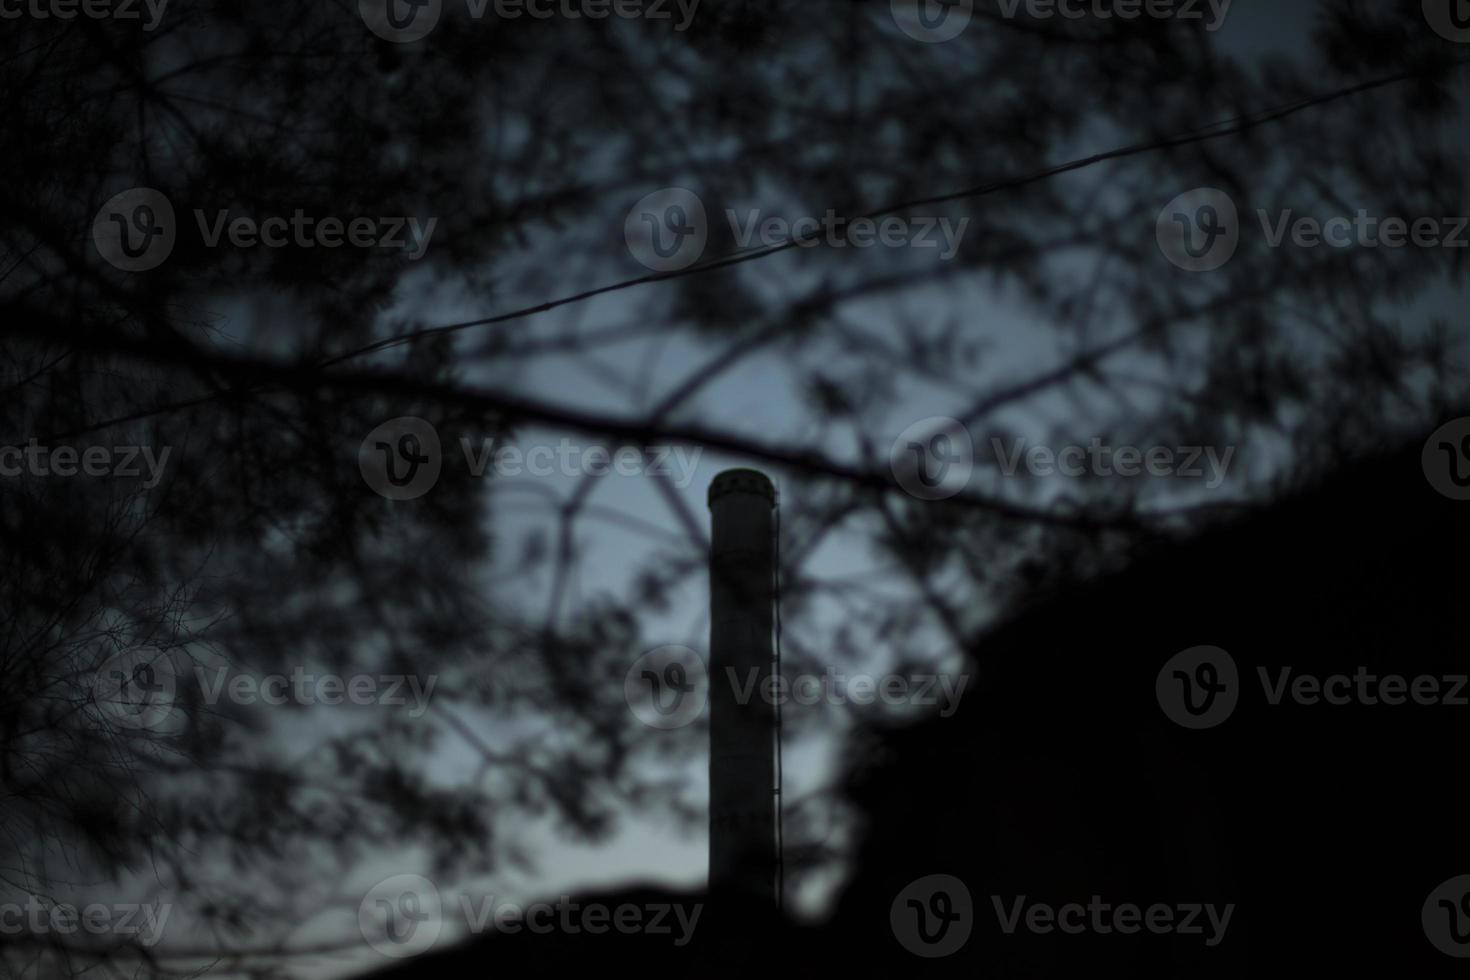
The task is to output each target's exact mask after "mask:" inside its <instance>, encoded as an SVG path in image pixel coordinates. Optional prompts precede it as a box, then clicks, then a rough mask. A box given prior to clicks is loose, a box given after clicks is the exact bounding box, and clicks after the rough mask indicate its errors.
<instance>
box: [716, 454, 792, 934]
mask: <svg viewBox="0 0 1470 980" xmlns="http://www.w3.org/2000/svg"><path fill="white" fill-rule="evenodd" d="M775 507H776V488H775V486H774V485H773V484H772V483H771V481H770V480H769V479H767V478H766V476H765V474H763V473H761V472H759V471H757V470H748V469H737V470H726V471H725V472H723V473H721V474H719V475H718V476H716V477H715V479H714V481H713V482H712V483H711V484H710V487H709V508H710V511H711V512H712V515H713V525H714V527H713V534H712V545H711V551H710V637H709V651H710V664H709V666H710V735H709V740H710V755H709V807H710V827H709V891H710V897H711V900H712V902H714V903H715V904H717V905H718V904H723V903H728V902H739V903H740V904H741V905H742V906H743V908H744V912H745V913H746V914H750V913H755V914H759V913H761V912H768V911H770V910H772V909H774V908H775V905H776V805H777V801H776V798H775V794H774V792H773V790H774V787H775V785H776V763H775V751H776V714H775V706H774V704H773V703H772V701H771V699H770V697H769V693H770V687H769V684H770V678H771V675H772V670H773V667H774V663H773V646H772V642H773V628H772V627H773V621H772V616H773V611H774V609H775V601H776V595H775V541H774V534H773V512H774V510H775ZM747 694H748V697H747V696H746V695H747Z"/></svg>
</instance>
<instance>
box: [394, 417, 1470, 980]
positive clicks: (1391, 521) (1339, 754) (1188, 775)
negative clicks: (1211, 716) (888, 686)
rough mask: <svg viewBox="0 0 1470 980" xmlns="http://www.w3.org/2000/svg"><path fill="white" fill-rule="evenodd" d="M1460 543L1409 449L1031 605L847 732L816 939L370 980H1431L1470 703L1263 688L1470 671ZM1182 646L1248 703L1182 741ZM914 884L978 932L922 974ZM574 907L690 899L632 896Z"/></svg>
mask: <svg viewBox="0 0 1470 980" xmlns="http://www.w3.org/2000/svg"><path fill="white" fill-rule="evenodd" d="M1467 524H1470V503H1461V502H1456V501H1453V500H1450V499H1448V498H1446V497H1444V496H1441V495H1440V494H1438V493H1437V492H1436V491H1435V490H1434V489H1433V488H1432V487H1431V486H1430V485H1429V483H1428V482H1427V480H1426V479H1425V476H1424V473H1423V471H1422V468H1421V464H1420V447H1419V446H1417V445H1415V446H1410V447H1406V448H1404V449H1403V450H1402V451H1397V452H1390V453H1386V454H1383V455H1379V456H1376V457H1374V458H1372V459H1368V460H1365V461H1360V462H1357V463H1353V464H1351V465H1346V466H1342V467H1340V468H1338V469H1337V470H1336V471H1335V472H1334V473H1333V474H1332V476H1331V477H1330V478H1329V479H1326V480H1324V481H1322V482H1321V483H1319V484H1317V485H1315V486H1311V487H1307V488H1303V489H1298V490H1295V491H1292V492H1289V493H1287V494H1285V495H1284V496H1283V497H1282V498H1281V499H1279V500H1278V501H1276V502H1275V503H1274V504H1272V505H1271V506H1270V507H1268V508H1264V509H1260V510H1257V511H1253V512H1251V513H1249V514H1245V515H1243V516H1239V517H1236V518H1233V519H1230V520H1227V521H1223V522H1221V523H1218V524H1217V525H1215V526H1213V527H1211V528H1209V529H1207V530H1205V531H1203V532H1201V533H1200V534H1198V535H1197V536H1195V537H1194V538H1193V539H1191V540H1189V541H1187V542H1183V543H1174V544H1167V543H1161V544H1159V545H1158V546H1156V547H1153V548H1150V549H1148V551H1147V553H1143V554H1138V555H1134V556H1131V560H1130V562H1129V565H1128V567H1127V568H1126V570H1124V571H1122V572H1120V573H1118V574H1114V575H1109V576H1106V577H1104V578H1102V579H1100V580H1097V581H1093V582H1087V583H1078V584H1075V585H1073V586H1070V587H1068V588H1066V589H1064V590H1062V591H1061V592H1059V593H1057V594H1053V595H1051V596H1048V597H1046V598H1045V599H1044V600H1041V601H1038V602H1036V603H1034V604H1033V605H1031V606H1030V607H1029V608H1027V609H1025V610H1024V611H1022V612H1021V613H1019V614H1018V615H1016V616H1015V617H1013V618H1012V619H1010V620H1009V621H1008V622H1005V623H1004V624H1002V625H999V626H998V627H996V628H995V629H993V630H991V631H990V632H989V633H988V634H987V635H986V636H985V637H984V639H983V640H982V641H980V642H979V643H978V644H977V647H976V649H975V651H974V653H975V660H974V664H973V667H972V669H973V676H972V678H971V681H970V685H969V687H968V688H967V691H966V694H965V697H964V699H963V701H962V702H961V705H960V709H959V710H958V711H957V712H955V713H954V714H953V715H952V716H951V717H949V718H946V719H940V718H934V719H932V720H927V721H924V722H922V723H919V724H915V725H910V726H906V727H884V728H872V729H870V730H869V731H867V732H866V733H865V735H864V736H863V737H862V740H861V742H860V745H859V748H858V749H856V750H855V751H854V752H853V753H852V762H851V767H850V771H849V773H848V776H847V780H846V787H845V791H846V794H847V795H848V797H849V799H850V801H851V803H852V804H853V805H854V806H855V807H856V808H857V810H858V811H859V812H860V813H861V814H863V816H864V820H865V828H864V830H865V834H864V837H863V839H862V842H861V844H860V845H859V848H858V851H857V854H856V857H855V862H854V866H853V868H852V870H851V875H850V878H849V881H848V882H847V884H846V885H845V887H844V888H843V890H842V891H841V894H840V896H839V898H838V900H837V902H836V906H835V910H834V913H833V915H832V917H831V919H830V921H828V922H827V923H825V924H823V925H819V926H798V925H794V924H790V923H782V924H779V925H774V924H765V925H762V924H759V923H754V922H751V923H746V922H744V921H742V917H741V915H742V913H741V910H738V909H735V910H731V911H730V912H729V914H728V915H727V916H726V917H725V918H724V919H723V920H722V919H721V918H720V915H719V913H720V910H719V909H717V908H711V909H708V910H707V911H706V917H705V919H704V920H703V921H702V922H701V924H700V930H699V931H698V932H697V938H696V941H694V942H691V943H690V944H689V945H688V946H687V947H683V948H674V947H673V946H672V944H671V943H669V942H667V941H659V940H658V939H657V938H656V937H648V936H641V935H640V936H603V937H594V936H586V935H583V936H578V937H561V936H527V935H521V936H494V937H487V938H483V939H480V940H477V941H472V942H469V943H467V944H465V945H463V946H461V947H459V948H455V949H451V950H447V951H444V952H442V953H437V954H432V955H430V956H427V957H424V958H422V959H421V960H416V961H411V962H407V963H404V964H400V965H397V966H395V967H393V968H392V969H390V970H389V971H388V973H389V974H390V975H393V976H403V977H407V976H439V975H449V976H455V975H470V974H471V973H472V972H473V973H474V974H475V975H484V974H485V973H486V972H493V971H496V970H502V969H513V970H515V971H516V972H518V973H519V972H531V973H535V972H537V971H540V970H544V971H546V972H553V971H554V972H557V973H565V972H567V971H570V970H590V969H597V968H599V967H612V966H616V967H617V968H618V969H626V970H631V971H638V970H656V969H661V968H667V967H680V968H682V969H686V970H690V969H693V970H699V971H701V972H702V973H706V974H714V975H735V974H737V973H738V974H742V975H749V974H750V973H752V972H756V973H757V975H760V974H761V973H764V974H767V975H774V976H787V975H790V976H795V975H798V974H807V973H811V972H812V971H819V972H820V974H822V975H831V974H835V973H839V972H841V971H843V970H850V971H853V972H854V973H857V972H858V971H861V975H868V974H872V975H910V974H923V975H954V976H961V975H963V976H967V977H1062V976H1082V975H1098V976H1111V975H1117V976H1130V977H1185V976H1188V977H1192V978H1201V977H1217V976H1218V977H1226V976H1230V977H1240V976H1245V975H1277V974H1280V975H1285V974H1287V973H1288V972H1289V973H1290V974H1293V975H1295V974H1299V973H1302V972H1304V971H1311V972H1320V971H1323V970H1327V969H1333V968H1346V967H1353V968H1356V970H1357V971H1358V972H1364V971H1372V970H1375V969H1376V970H1379V971H1383V975H1390V974H1389V973H1388V971H1389V970H1390V968H1392V971H1393V972H1392V974H1391V975H1404V976H1410V975H1412V976H1415V977H1428V976H1436V975H1441V974H1443V975H1449V974H1448V972H1447V971H1449V970H1452V969H1454V968H1455V967H1457V966H1458V965H1459V964H1458V963H1456V961H1455V960H1453V959H1451V958H1449V957H1447V956H1445V955H1444V954H1442V953H1440V952H1439V951H1437V950H1435V949H1434V948H1433V946H1431V945H1430V943H1429V942H1428V940H1427V939H1426V937H1425V933H1424V928H1423V926H1422V925H1421V907H1422V906H1423V905H1424V903H1425V900H1426V898H1427V897H1428V896H1429V894H1430V892H1431V891H1432V890H1433V889H1434V888H1435V887H1436V886H1437V885H1438V884H1440V883H1441V882H1443V881H1445V880H1446V879H1449V878H1451V877H1454V876H1456V875H1459V874H1463V873H1470V843H1467V839H1466V835H1465V834H1464V832H1463V829H1462V828H1463V824H1464V821H1463V819H1462V815H1463V811H1462V809H1461V805H1460V804H1461V799H1462V797H1463V795H1464V794H1463V793H1462V783H1463V780H1464V776H1465V768H1464V761H1463V760H1464V759H1465V757H1466V750H1465V746H1466V735H1467V732H1470V707H1466V706H1459V707H1457V706H1454V705H1449V704H1435V705H1419V704H1414V703H1412V701H1410V703H1405V704H1400V705H1388V704H1381V703H1380V704H1362V703H1352V704H1343V705H1333V704H1326V703H1321V702H1320V701H1319V703H1316V704H1302V703H1295V702H1293V701H1292V700H1291V698H1290V697H1289V696H1285V697H1283V698H1282V703H1280V704H1278V705H1273V704H1271V703H1270V702H1269V699H1268V697H1267V685H1266V684H1265V683H1263V681H1262V675H1261V672H1262V671H1265V676H1266V677H1267V678H1268V679H1269V682H1270V684H1271V685H1274V684H1276V683H1277V682H1278V681H1279V679H1280V674H1279V671H1280V670H1281V669H1282V668H1286V667H1289V668H1291V671H1292V672H1291V674H1290V675H1289V678H1295V677H1298V676H1301V675H1303V674H1307V675H1313V676H1317V677H1325V676H1328V675H1333V674H1344V675H1349V676H1350V677H1351V676H1352V675H1354V674H1355V673H1357V672H1359V668H1366V671H1367V672H1369V673H1371V674H1374V675H1378V676H1383V675H1387V674H1397V675H1402V676H1405V677H1406V678H1414V677H1417V676H1421V675H1422V676H1433V677H1439V678H1444V677H1450V678H1453V677H1454V676H1455V675H1463V674H1467V673H1470V643H1467V640H1470V616H1467V610H1466V604H1465V601H1464V599H1465V587H1464V583H1463V581H1462V580H1461V576H1462V575H1463V571H1462V567H1463V562H1462V560H1461V559H1460V556H1461V555H1463V554H1464V551H1465V547H1466V544H1467V543H1470V535H1467V533H1466V532H1467V530H1470V528H1467ZM1199 645H1212V646H1216V647H1220V648H1222V649H1224V650H1225V651H1228V653H1229V654H1230V655H1231V657H1232V658H1233V660H1234V662H1235V664H1236V666H1237V668H1238V672H1239V701H1238V704H1237V705H1236V707H1235V709H1234V711H1233V713H1232V714H1230V716H1229V717H1228V718H1227V719H1225V720H1224V721H1223V722H1221V723H1220V724H1218V725H1217V726H1215V727H1212V728H1207V729H1201V730H1191V729H1187V728H1185V727H1182V726H1181V725H1179V724H1176V723H1175V722H1174V721H1172V720H1170V718H1169V717H1168V716H1166V714H1165V713H1164V711H1163V709H1162V708H1161V706H1160V701H1159V697H1158V695H1157V693H1156V687H1155V685H1156V680H1157V678H1158V676H1159V674H1160V671H1161V668H1162V667H1163V666H1164V665H1165V663H1166V661H1168V660H1169V659H1170V658H1171V657H1173V656H1174V655H1175V654H1177V653H1179V652H1180V651H1183V650H1186V649H1188V648H1192V647H1195V646H1199ZM1452 683H1453V681H1451V682H1448V683H1446V684H1445V685H1444V686H1443V687H1442V688H1441V692H1442V693H1447V692H1448V691H1449V688H1450V686H1452ZM1458 693H1459V694H1460V695H1461V696H1463V697H1467V698H1470V688H1467V689H1465V690H1462V691H1459V692H1458ZM933 874H946V875H952V876H954V877H956V878H958V879H960V880H961V881H963V882H964V883H965V885H966V887H967V889H968V891H969V893H970V898H971V901H972V903H973V915H974V928H973V933H972V934H971V935H970V937H969V939H968V941H967V942H966V943H965V945H964V946H963V948H961V949H960V950H959V951H958V952H956V953H954V954H953V955H950V956H948V957H944V958H941V959H923V958H919V957H917V956H915V955H913V954H912V953H910V952H909V951H908V950H906V949H905V948H904V947H903V946H902V945H901V944H900V943H899V942H898V941H897V940H896V938H895V936H894V933H893V930H892V928H891V926H890V908H891V906H892V905H893V902H894V899H895V897H896V896H898V894H899V892H900V891H902V890H903V889H904V888H905V886H906V885H908V884H909V883H910V882H912V881H914V880H915V879H918V878H921V877H923V876H926V875H933ZM1021 896H1025V900H1026V902H1042V903H1048V904H1051V905H1054V906H1060V905H1063V904H1065V903H1073V902H1076V903H1084V904H1085V903H1088V902H1089V901H1091V900H1092V899H1093V896H1099V897H1100V899H1101V900H1102V901H1104V902H1107V903H1110V904H1113V905H1116V904H1117V903H1123V902H1132V903H1136V904H1138V905H1140V906H1144V907H1146V906H1148V905H1150V904H1155V903H1169V904H1173V905H1176V906H1182V905H1187V904H1196V903H1198V904H1215V905H1216V906H1217V907H1219V908H1223V907H1224V906H1226V905H1227V904H1233V906H1234V911H1233V914H1232V917H1231V919H1230V922H1229V926H1228V930H1227V931H1226V932H1225V934H1224V936H1223V939H1222V940H1221V941H1220V942H1218V944H1217V945H1207V944H1206V942H1205V938H1206V937H1205V936H1202V935H1180V934H1177V933H1174V934H1168V935H1153V934H1148V933H1146V932H1140V933H1138V934H1133V935H1120V934H1117V933H1112V934H1107V935H1101V934H1098V933H1097V932H1095V931H1090V930H1089V931H1087V932H1084V933H1082V934H1077V935H1070V934H1060V933H1058V932H1056V931H1052V932H1050V933H1048V934H1037V933H1032V932H1028V931H1027V930H1026V929H1024V928H1021V929H1017V930H1016V931H1014V932H1013V933H1010V934H1007V933H1006V932H1005V931H1004V930H1003V929H1002V927H1001V924H1000V915H999V914H998V912H997V903H999V905H1000V906H1001V907H1003V908H1004V909H1006V910H1010V909H1013V908H1014V907H1015V902H1016V900H1017V899H1018V898H1019V897H1021ZM587 898H588V899H589V900H594V899H595V900H600V901H603V902H604V903H607V904H617V903H619V902H623V901H635V902H645V903H646V902H655V901H683V902H697V901H703V900H705V898H704V896H702V895H699V894H693V895H689V894H678V893H670V892H667V891H663V890H659V889H639V888H633V889H628V890H623V891H618V892H611V893H604V894H601V895H598V896H587ZM722 921H723V923H724V927H723V928H721V926H720V923H721V922H722ZM706 926H707V927H708V928H706ZM890 971H891V972H890ZM1248 971H1249V972H1248ZM1365 975H1371V973H1365Z"/></svg>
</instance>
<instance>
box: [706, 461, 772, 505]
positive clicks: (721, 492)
mask: <svg viewBox="0 0 1470 980" xmlns="http://www.w3.org/2000/svg"><path fill="white" fill-rule="evenodd" d="M731 493H750V494H755V495H756V496H758V497H765V498H766V499H767V500H769V501H770V502H771V506H772V507H773V508H774V507H775V506H776V485H775V484H774V483H772V482H771V478H770V477H768V476H766V475H765V474H764V473H762V472H761V471H760V470H753V469H750V468H748V467H740V468H737V469H731V470H725V471H724V472H722V473H719V474H717V475H716V476H715V478H714V479H713V480H711V481H710V484H709V505H710V506H711V507H713V506H714V503H715V501H716V500H718V499H719V498H721V497H723V496H725V495H727V494H731Z"/></svg>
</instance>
